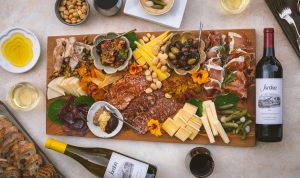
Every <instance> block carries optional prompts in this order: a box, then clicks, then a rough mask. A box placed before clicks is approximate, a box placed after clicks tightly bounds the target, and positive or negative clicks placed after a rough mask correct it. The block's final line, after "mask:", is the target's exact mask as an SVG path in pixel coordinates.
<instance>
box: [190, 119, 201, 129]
mask: <svg viewBox="0 0 300 178" xmlns="http://www.w3.org/2000/svg"><path fill="white" fill-rule="evenodd" d="M187 125H189V126H191V127H193V128H194V129H196V130H198V131H199V130H200V128H201V125H199V124H198V123H195V122H193V121H192V120H189V121H188V123H187Z"/></svg>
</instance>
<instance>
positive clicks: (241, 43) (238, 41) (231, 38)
mask: <svg viewBox="0 0 300 178" xmlns="http://www.w3.org/2000/svg"><path fill="white" fill-rule="evenodd" d="M227 40H228V44H229V54H230V53H231V52H232V51H233V50H235V49H240V50H243V51H247V52H249V51H253V47H252V45H251V41H250V40H248V39H247V38H246V37H245V36H242V35H241V34H237V33H234V32H229V33H228V39H227Z"/></svg>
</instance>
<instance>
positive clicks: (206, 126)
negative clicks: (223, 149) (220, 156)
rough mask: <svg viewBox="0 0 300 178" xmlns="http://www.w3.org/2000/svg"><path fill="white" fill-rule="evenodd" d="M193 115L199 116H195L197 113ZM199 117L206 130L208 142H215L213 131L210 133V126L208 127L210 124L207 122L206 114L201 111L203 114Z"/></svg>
mask: <svg viewBox="0 0 300 178" xmlns="http://www.w3.org/2000/svg"><path fill="white" fill-rule="evenodd" d="M194 116H195V117H197V118H199V116H197V115H194ZM199 119H201V120H202V123H203V126H204V129H205V131H206V134H207V136H208V140H209V142H210V143H215V138H214V135H213V133H212V131H211V128H210V126H209V122H208V120H207V116H206V114H205V113H203V116H202V117H201V118H199Z"/></svg>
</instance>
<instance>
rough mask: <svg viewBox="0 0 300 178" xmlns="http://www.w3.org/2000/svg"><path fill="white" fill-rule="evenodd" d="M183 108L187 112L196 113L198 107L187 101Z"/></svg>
mask: <svg viewBox="0 0 300 178" xmlns="http://www.w3.org/2000/svg"><path fill="white" fill-rule="evenodd" d="M182 109H183V110H185V111H186V112H188V113H190V114H192V115H194V114H196V112H197V110H198V107H197V106H194V105H192V104H190V103H185V104H184V106H183V108H182Z"/></svg>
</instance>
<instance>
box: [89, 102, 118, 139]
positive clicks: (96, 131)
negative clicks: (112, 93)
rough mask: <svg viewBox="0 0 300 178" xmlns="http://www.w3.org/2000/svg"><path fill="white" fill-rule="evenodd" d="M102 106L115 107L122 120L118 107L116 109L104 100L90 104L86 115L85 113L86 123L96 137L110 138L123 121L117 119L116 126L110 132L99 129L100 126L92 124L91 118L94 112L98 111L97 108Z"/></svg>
mask: <svg viewBox="0 0 300 178" xmlns="http://www.w3.org/2000/svg"><path fill="white" fill-rule="evenodd" d="M104 106H108V107H109V108H112V109H115V111H116V114H117V116H118V117H119V118H120V119H121V120H124V118H123V116H122V114H121V113H120V111H119V110H118V109H116V108H115V107H114V106H113V105H111V104H109V103H107V102H105V101H98V102H96V103H94V104H93V105H92V107H91V108H90V110H89V112H88V115H87V125H88V127H89V129H90V130H91V132H92V133H93V134H94V135H96V136H97V137H101V138H111V137H113V136H115V135H117V134H118V133H119V132H120V131H121V129H122V127H123V122H122V121H119V123H118V126H117V128H116V129H115V130H114V131H113V132H112V133H110V134H108V133H106V132H104V131H102V130H101V128H100V127H99V126H96V125H94V123H93V118H94V115H95V113H96V112H97V111H98V109H100V108H101V107H104Z"/></svg>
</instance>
